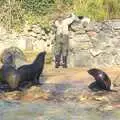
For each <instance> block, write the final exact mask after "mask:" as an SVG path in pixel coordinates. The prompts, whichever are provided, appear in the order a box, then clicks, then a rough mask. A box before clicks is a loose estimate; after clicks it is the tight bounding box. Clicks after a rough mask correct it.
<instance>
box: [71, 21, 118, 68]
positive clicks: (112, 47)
mask: <svg viewBox="0 0 120 120" xmlns="http://www.w3.org/2000/svg"><path fill="white" fill-rule="evenodd" d="M72 30H73V31H74V32H71V35H70V53H69V66H71V67H73V66H81V67H96V66H102V67H104V66H114V65H120V20H112V21H105V22H91V23H90V24H89V26H88V27H87V28H83V27H82V26H81V25H80V24H77V23H75V24H74V25H73V26H72Z"/></svg>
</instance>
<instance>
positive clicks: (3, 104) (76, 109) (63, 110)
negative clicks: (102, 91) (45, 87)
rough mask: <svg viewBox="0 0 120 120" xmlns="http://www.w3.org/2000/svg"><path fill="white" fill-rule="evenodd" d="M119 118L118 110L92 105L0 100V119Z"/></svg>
mask: <svg viewBox="0 0 120 120" xmlns="http://www.w3.org/2000/svg"><path fill="white" fill-rule="evenodd" d="M27 119H28V120H120V110H119V109H116V110H115V109H114V111H106V112H101V111H98V110H97V109H96V107H95V106H94V105H87V106H86V105H84V104H80V103H74V102H64V103H55V102H48V101H41V102H39V103H38V102H34V103H20V102H18V101H12V102H8V101H0V120H27Z"/></svg>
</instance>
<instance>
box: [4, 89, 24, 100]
mask: <svg viewBox="0 0 120 120" xmlns="http://www.w3.org/2000/svg"><path fill="white" fill-rule="evenodd" d="M22 96H23V93H22V92H20V91H14V92H6V93H4V98H3V99H5V100H20V99H21V98H22Z"/></svg>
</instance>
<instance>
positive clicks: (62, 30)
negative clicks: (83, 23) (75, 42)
mask: <svg viewBox="0 0 120 120" xmlns="http://www.w3.org/2000/svg"><path fill="white" fill-rule="evenodd" d="M74 21H79V18H78V17H77V16H76V15H74V14H71V16H70V17H68V18H66V19H63V20H56V21H55V27H56V35H55V43H54V55H55V68H59V66H60V62H61V57H62V66H63V68H67V56H68V49H69V30H68V27H69V25H70V24H72V23H73V22H74Z"/></svg>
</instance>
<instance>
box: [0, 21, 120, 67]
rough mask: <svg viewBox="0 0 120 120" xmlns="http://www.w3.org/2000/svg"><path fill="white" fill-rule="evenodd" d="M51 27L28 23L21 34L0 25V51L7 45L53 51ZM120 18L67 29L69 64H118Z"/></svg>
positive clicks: (79, 24)
mask: <svg viewBox="0 0 120 120" xmlns="http://www.w3.org/2000/svg"><path fill="white" fill-rule="evenodd" d="M53 31H54V30H52V29H51V30H47V29H44V28H41V27H40V26H39V25H31V26H29V25H27V26H25V27H24V29H23V32H22V33H16V32H11V33H8V32H7V31H6V30H5V29H4V28H3V27H0V51H1V52H2V51H3V50H4V49H5V48H8V47H10V46H17V47H19V48H20V49H22V50H29V51H33V50H34V51H41V50H47V51H48V52H50V53H52V48H53V40H54V36H55V33H54V32H53ZM119 51H120V20H110V21H103V22H93V21H92V22H91V23H90V24H89V25H88V26H87V28H83V26H82V25H81V23H80V22H78V23H74V24H72V26H71V29H70V51H69V59H68V64H69V67H76V66H80V67H96V66H97V67H98V66H100V67H104V66H115V65H120V52H119Z"/></svg>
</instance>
